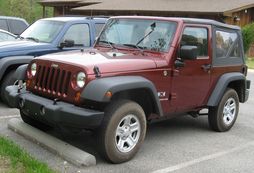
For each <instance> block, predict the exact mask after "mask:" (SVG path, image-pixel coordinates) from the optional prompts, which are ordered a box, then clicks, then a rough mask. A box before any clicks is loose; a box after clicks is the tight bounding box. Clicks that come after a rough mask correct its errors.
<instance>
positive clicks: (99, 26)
mask: <svg viewBox="0 0 254 173" xmlns="http://www.w3.org/2000/svg"><path fill="white" fill-rule="evenodd" d="M103 26H104V24H103V23H96V24H95V37H98V36H99V34H100V32H101V30H102V28H103Z"/></svg>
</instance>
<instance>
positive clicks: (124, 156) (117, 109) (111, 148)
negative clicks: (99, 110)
mask: <svg viewBox="0 0 254 173" xmlns="http://www.w3.org/2000/svg"><path fill="white" fill-rule="evenodd" d="M113 104H114V105H112V106H110V108H109V109H108V110H107V111H106V112H105V113H106V114H105V116H107V118H108V121H107V124H105V125H106V129H105V136H104V148H105V155H106V158H107V159H108V160H109V161H111V162H112V163H122V162H125V161H128V160H130V159H131V158H133V157H134V155H135V154H136V153H137V151H138V150H139V148H140V146H141V145H142V143H143V141H144V138H145V134H146V118H145V113H144V111H143V109H142V108H141V107H140V106H139V105H138V104H137V103H135V102H132V101H126V100H121V101H119V102H117V103H116V102H115V103H113ZM129 114H132V115H135V116H136V118H137V119H138V120H139V123H140V127H141V131H140V136H139V140H138V142H137V144H136V146H135V147H134V148H133V149H132V150H131V151H129V152H127V153H122V152H120V151H119V150H118V148H117V146H116V142H115V133H116V129H117V126H118V124H119V123H120V121H121V120H122V118H124V117H125V116H126V115H129ZM105 123H106V122H105Z"/></svg>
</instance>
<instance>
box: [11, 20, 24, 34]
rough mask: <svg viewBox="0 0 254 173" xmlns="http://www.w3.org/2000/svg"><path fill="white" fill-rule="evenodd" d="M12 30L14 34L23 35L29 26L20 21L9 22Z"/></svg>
mask: <svg viewBox="0 0 254 173" xmlns="http://www.w3.org/2000/svg"><path fill="white" fill-rule="evenodd" d="M9 25H10V30H11V32H12V33H13V34H17V35H19V34H21V33H22V32H23V31H24V30H25V29H26V28H27V25H26V24H25V23H24V22H23V21H20V20H9Z"/></svg>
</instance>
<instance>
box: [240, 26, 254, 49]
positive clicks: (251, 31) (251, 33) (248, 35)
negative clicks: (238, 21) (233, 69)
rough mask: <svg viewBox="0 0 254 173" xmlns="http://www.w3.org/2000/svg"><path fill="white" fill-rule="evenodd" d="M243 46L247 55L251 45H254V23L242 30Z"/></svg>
mask: <svg viewBox="0 0 254 173" xmlns="http://www.w3.org/2000/svg"><path fill="white" fill-rule="evenodd" d="M242 35H243V46H244V52H245V53H246V52H247V51H248V50H249V48H250V46H251V44H253V43H254V23H251V24H248V25H246V26H244V27H243V28H242Z"/></svg>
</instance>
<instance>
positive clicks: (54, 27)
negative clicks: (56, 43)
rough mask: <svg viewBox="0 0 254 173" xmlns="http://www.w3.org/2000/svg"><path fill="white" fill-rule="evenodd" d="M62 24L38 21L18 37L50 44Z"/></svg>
mask: <svg viewBox="0 0 254 173" xmlns="http://www.w3.org/2000/svg"><path fill="white" fill-rule="evenodd" d="M63 25H64V22H59V21H47V20H39V21H37V22H35V23H34V24H32V25H31V26H30V27H29V28H27V29H26V30H25V31H24V32H23V33H22V34H21V35H20V36H21V38H28V39H30V40H37V41H39V42H46V43H50V42H52V41H53V40H54V38H55V37H56V36H57V34H58V33H59V32H60V30H61V28H62V27H63Z"/></svg>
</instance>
